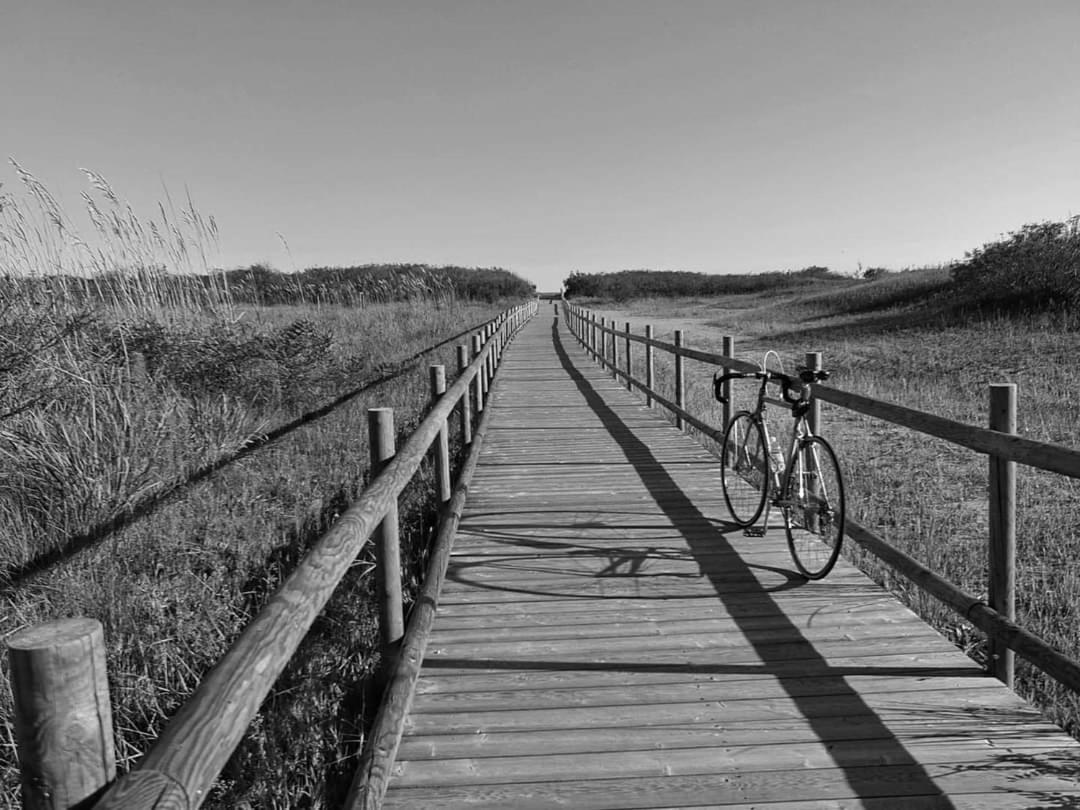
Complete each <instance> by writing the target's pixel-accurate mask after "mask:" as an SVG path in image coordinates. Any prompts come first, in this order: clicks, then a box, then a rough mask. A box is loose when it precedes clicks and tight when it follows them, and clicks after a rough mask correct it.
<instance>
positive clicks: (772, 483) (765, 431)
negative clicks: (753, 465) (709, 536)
mask: <svg viewBox="0 0 1080 810" xmlns="http://www.w3.org/2000/svg"><path fill="white" fill-rule="evenodd" d="M769 382H770V381H769V380H768V379H763V380H762V381H761V387H760V388H759V389H758V396H757V404H756V405H755V407H754V410H753V411H751V413H752V414H753V417H754V419H755V421H757V423H758V424H759V425H760V426H761V433H762V435H763V436H764V437H765V450H766V452H768V453H769V454H770V456H773V454H776V455H775V456H773V458H772V461H773V463H771V464H769V465H768V468H769V481H768V487H769V497H768V498H766V501H765V514H764V515H763V518H762V521H761V526H760V527H747V528H746V529H745V530H744V533H745V534H747V535H749V536H755V537H757V536H764V535H765V532H767V531H768V529H769V513H770V512H771V511H772V507H774V506H778V507H783V506H784V505H785V503H784V500H783V498H784V481H785V480H786V477H787V476H788V474H789V473H788V467H789V466H791V465H792V464H793V463H799V464H801V459H800V458H799V456H798V453H797V452H796V451H797V449H798V447H799V444H800V442H802V441H803V440H804V439H808V438H810V437H811V436H813V435H814V433H813V432H812V431H811V430H810V424H809V422H807V420H806V414H805V413H801V414H800V413H796V414H794V415H793V417H792V419H793V424H792V427H791V435H790V436H789V437H788V441H787V450H786V452H784V453H783V454H781V453H780V448H779V447H774V442H775V437H774V436H773V435H772V433H771V432H770V430H769V422H768V420H767V419H766V418H765V413H766V411H767V410H768V386H769ZM815 462H816V458H815ZM819 466H820V465H819ZM791 474H798V475H799V486H800V487H801V486H802V483H803V479H804V475H803V471H802V470H797V471H793V472H792V473H791ZM800 494H802V493H801V491H800Z"/></svg>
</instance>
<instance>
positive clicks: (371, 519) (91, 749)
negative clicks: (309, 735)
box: [8, 301, 536, 810]
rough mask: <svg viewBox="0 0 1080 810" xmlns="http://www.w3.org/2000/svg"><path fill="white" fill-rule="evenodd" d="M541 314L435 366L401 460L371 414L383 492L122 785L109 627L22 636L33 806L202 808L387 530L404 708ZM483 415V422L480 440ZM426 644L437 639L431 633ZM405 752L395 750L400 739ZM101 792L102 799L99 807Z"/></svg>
mask: <svg viewBox="0 0 1080 810" xmlns="http://www.w3.org/2000/svg"><path fill="white" fill-rule="evenodd" d="M535 312H536V302H535V301H534V302H530V303H528V304H524V305H522V306H519V307H515V308H513V309H510V310H507V311H506V312H504V313H502V314H501V315H500V316H499V317H497V318H495V319H493V320H492V321H491V322H489V323H488V324H487V325H486V326H485V327H484V328H483V330H482V332H481V333H479V334H476V335H473V339H472V347H471V349H472V351H471V353H470V351H469V349H468V348H467V347H464V346H460V347H458V364H459V374H458V376H457V379H456V380H455V381H454V383H453V385H451V386H450V387H449V388H448V389H447V388H446V384H445V371H444V370H443V368H442V367H441V366H434V367H432V372H431V378H432V379H431V382H432V393H433V399H434V404H433V406H432V407H431V409H430V411H429V413H428V415H427V417H426V418H425V419H424V420H423V422H421V424H420V425H419V426H418V427H417V429H416V430H415V431H414V432H413V434H412V435H411V436H410V437H409V439H408V440H407V441H406V442H405V444H404V446H403V447H402V448H401V450H400V452H395V449H394V447H393V436H394V431H393V427H392V421H391V419H388V417H389V416H390V414H389V412H388V411H387V410H386V409H375V410H373V411H370V412H369V421H370V425H369V428H370V430H371V446H372V463H373V473H374V472H375V471H376V470H378V472H377V474H375V475H374V477H373V479H372V481H371V483H370V485H369V486H368V487H367V488H366V489H365V490H364V492H363V493H362V494H361V495H360V497H359V498H358V499H357V500H356V501H355V502H354V503H353V504H352V505H351V506H350V507H349V508H348V509H347V510H346V511H345V512H344V514H342V515H341V517H340V518H339V519H338V521H337V522H336V523H335V524H334V525H333V527H331V528H330V530H329V531H328V532H327V533H326V534H324V535H323V536H322V537H321V538H320V539H319V540H318V541H317V542H316V543H315V545H314V546H313V547H312V549H311V550H310V551H309V552H308V554H307V556H305V557H304V559H303V560H301V562H300V563H299V564H298V566H297V567H296V569H295V570H294V571H293V572H292V574H291V575H290V576H289V577H288V579H287V580H286V581H285V582H284V583H283V584H282V585H281V587H280V588H279V589H278V591H277V592H276V593H275V594H274V595H273V596H272V597H271V598H270V599H269V601H268V602H267V604H266V606H265V607H264V608H263V609H262V611H260V612H259V614H258V615H257V616H256V617H255V618H254V619H252V621H251V623H250V624H248V626H247V627H246V628H245V629H244V631H243V632H242V633H241V635H240V636H239V637H238V638H237V640H236V641H235V643H234V644H233V645H232V647H231V648H230V649H229V650H228V651H227V652H226V653H225V655H224V656H223V657H222V658H221V659H220V660H219V661H218V663H217V664H216V665H215V666H214V668H213V669H212V670H211V671H210V672H209V673H208V674H207V675H206V677H205V678H204V679H203V680H202V682H201V683H200V684H199V686H198V687H197V688H196V689H195V691H194V693H193V694H192V695H191V697H190V698H189V699H188V701H187V702H186V703H185V704H184V705H183V706H182V707H181V708H180V709H179V711H178V712H177V714H176V715H175V716H174V717H173V718H172V719H171V720H170V721H169V723H168V725H167V726H166V727H165V729H164V731H163V732H162V734H161V736H160V737H159V738H158V740H157V741H156V742H155V743H154V745H153V746H152V747H151V748H150V750H149V751H148V752H147V753H146V754H145V755H144V756H143V758H142V759H141V760H140V761H139V762H138V763H137V765H136V766H135V768H134V769H133V770H132V771H131V772H130V773H128V774H126V775H125V776H123V777H121V778H120V779H119V780H117V781H116V782H115V783H113V779H114V777H115V754H114V750H113V740H112V720H111V710H110V703H109V695H108V686H107V679H106V673H105V656H104V640H103V637H102V632H101V625H100V623H98V622H97V621H94V620H91V619H63V620H58V621H55V622H48V623H46V624H44V625H39V626H36V627H32V628H29V629H27V630H23V631H20V632H19V633H16V634H14V635H12V636H11V637H10V638H9V639H8V647H9V657H10V661H11V682H12V690H13V693H14V698H15V701H14V702H15V718H14V719H15V729H16V738H17V739H16V742H17V745H18V751H19V765H20V772H21V775H22V785H23V801H24V806H25V807H28V808H53V809H55V808H73V807H76V806H79V807H87V806H90V805H92V806H94V807H96V808H118V807H124V808H135V809H136V810H142V808H164V807H168V808H181V809H183V808H195V807H199V806H200V805H201V804H202V803H203V801H204V800H205V799H206V796H207V792H208V790H209V788H210V786H211V785H212V784H213V782H214V780H215V779H216V778H217V776H218V774H219V773H220V772H221V769H222V768H223V767H224V766H225V763H226V762H227V761H228V759H229V756H230V755H231V754H232V752H233V750H234V749H235V748H236V746H237V744H238V743H239V742H240V740H241V738H242V737H243V735H244V733H245V732H246V730H247V727H248V725H249V724H250V723H251V721H252V719H253V718H254V716H255V714H256V712H257V711H258V708H259V706H260V704H261V703H262V702H263V700H264V698H265V697H266V695H267V694H268V693H269V691H270V689H271V687H272V686H273V684H274V681H275V680H276V679H277V677H278V676H279V675H280V674H281V672H282V670H283V669H284V668H285V666H286V665H287V664H288V662H289V660H290V659H291V658H292V656H293V655H294V653H295V652H296V650H297V648H298V646H299V645H300V642H301V641H302V639H303V638H304V636H305V635H306V634H307V632H308V630H309V629H310V627H311V625H312V624H313V623H314V621H315V619H316V618H317V617H318V615H319V613H320V612H321V611H322V609H323V607H324V606H325V605H326V603H327V601H328V600H329V599H330V597H331V595H332V594H333V592H334V589H335V588H336V586H337V584H338V583H339V582H340V581H341V579H342V578H343V577H344V575H345V573H346V571H347V570H348V568H349V566H350V565H351V564H352V563H353V561H354V560H355V559H356V557H357V555H358V554H359V553H360V551H361V550H362V549H363V547H364V546H365V544H366V543H367V541H368V539H369V537H371V536H372V535H373V534H376V533H377V537H378V542H377V547H376V552H377V553H376V559H377V571H378V574H377V576H378V579H379V582H380V599H379V602H380V614H381V620H382V621H381V627H382V632H383V639H382V640H383V645H384V651H385V652H386V653H387V657H388V659H389V660H390V661H391V666H390V671H389V672H388V673H387V675H388V683H389V686H388V691H387V699H386V700H385V701H384V708H385V706H387V705H389V707H390V709H391V711H393V710H394V709H395V707H396V706H397V705H398V703H397V702H395V701H396V700H397V698H395V695H398V694H399V693H400V691H401V686H402V683H404V682H406V681H407V679H408V678H409V677H410V671H411V668H412V666H413V662H414V661H416V660H417V657H416V642H415V633H412V627H413V626H414V625H416V624H420V625H423V624H424V623H425V622H426V623H428V624H430V620H431V618H430V616H429V615H428V614H429V613H431V612H432V610H433V604H434V601H433V599H432V598H431V593H429V591H430V590H431V588H432V587H435V588H436V590H435V592H434V593H436V594H437V587H438V583H439V582H441V579H442V576H443V575H444V573H440V572H439V571H438V570H437V569H438V567H439V566H440V565H441V566H442V569H443V572H445V567H446V561H447V560H448V549H449V539H448V538H450V539H452V536H453V533H454V532H455V531H456V527H457V521H458V519H459V516H460V511H461V505H462V503H463V501H464V493H465V492H466V490H467V486H468V480H469V478H470V477H471V475H472V470H473V469H474V468H475V464H476V460H475V459H476V456H477V451H478V448H479V445H480V442H479V441H478V440H477V439H478V438H479V437H480V436H482V432H483V429H484V426H485V424H486V413H485V408H484V405H485V400H486V397H487V394H488V390H489V386H490V384H491V380H492V377H493V375H494V373H495V370H496V368H497V367H498V363H499V360H500V358H501V355H502V352H503V349H504V347H505V346H506V344H507V342H508V341H509V340H510V339H511V338H512V337H513V336H514V334H515V333H516V332H517V331H518V330H519V329H520V328H521V326H522V325H524V323H525V322H526V321H527V320H528V319H529V318H530V317H532V315H533V314H535ZM470 354H471V359H470ZM455 409H458V411H459V416H460V419H461V423H462V428H463V440H464V441H466V442H467V443H469V446H470V452H469V455H468V458H467V459H466V461H465V464H464V466H463V468H462V471H461V474H460V476H459V480H458V483H457V488H456V491H454V492H452V490H451V481H450V463H449V453H448V443H447V420H448V419H449V418H451V415H452V413H453V411H454V410H455ZM474 418H478V421H477V424H476V431H475V433H474V432H473V424H472V423H473V421H474ZM433 445H434V447H435V457H436V465H437V466H436V471H437V480H438V488H439V497H440V500H441V502H442V503H443V510H442V515H441V518H442V519H441V522H440V529H439V535H438V537H437V538H436V549H435V552H434V553H433V555H432V561H431V563H430V564H429V567H428V572H427V573H428V576H427V577H426V580H427V581H426V582H425V585H424V590H423V592H422V593H421V597H420V600H419V602H418V603H417V606H416V607H415V609H414V610H413V615H412V616H411V617H410V634H412V637H413V641H410V634H407V633H406V632H405V628H404V622H403V616H402V612H403V611H402V595H401V577H400V565H399V563H398V562H397V555H398V537H397V534H396V528H397V519H396V518H397V512H396V510H397V500H398V497H399V496H400V495H401V493H402V492H403V491H404V489H405V487H406V486H407V485H408V484H409V482H410V481H411V480H412V478H413V476H414V475H415V473H416V471H417V470H418V468H419V467H420V464H421V463H422V462H423V460H424V458H425V457H426V456H427V455H428V453H429V451H430V450H431V448H432V446H433ZM376 530H377V532H376ZM395 572H397V573H395ZM420 637H421V638H426V634H424V633H421V634H420ZM403 639H404V641H403ZM421 654H422V652H421ZM409 688H410V689H411V685H410V687H409ZM384 713H385V712H380V718H377V720H376V732H375V733H373V734H372V735H371V736H370V738H369V746H370V743H371V741H372V740H375V741H378V742H379V743H380V744H381V745H382V746H383V747H385V746H386V745H388V744H389V743H388V742H387V736H386V733H385V732H380V729H383V728H384V726H383V725H380V723H382V722H383V721H382V719H381V717H382V715H383V714H384ZM392 747H393V748H394V749H396V747H397V743H396V741H395V742H392ZM379 761H380V760H379V759H378V757H375V758H372V757H371V756H369V755H367V754H366V753H365V756H364V759H363V761H362V764H361V768H360V770H359V771H358V772H357V778H356V780H355V781H354V785H353V789H352V791H351V793H350V799H349V806H350V807H352V806H361V803H362V802H363V801H364V797H365V795H367V794H368V793H370V791H369V789H368V782H369V781H372V780H374V781H375V783H376V784H378V783H379V778H380V774H379V773H378V763H379ZM373 763H374V764H373ZM373 768H374V771H373ZM372 773H374V776H372ZM379 789H380V790H381V789H382V788H381V787H380V788H379ZM102 794H104V795H102ZM379 795H381V793H380V794H379ZM98 796H101V798H100V801H97V803H96V804H94V801H95V799H96V798H97V797H98Z"/></svg>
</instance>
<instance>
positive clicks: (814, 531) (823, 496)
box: [780, 436, 844, 579]
mask: <svg viewBox="0 0 1080 810" xmlns="http://www.w3.org/2000/svg"><path fill="white" fill-rule="evenodd" d="M783 492H784V497H783V498H782V499H781V501H780V504H781V509H782V511H783V513H784V527H785V528H786V529H787V538H788V548H789V549H790V550H791V558H792V560H794V561H795V565H796V567H798V569H799V571H801V572H802V574H803V576H805V577H806V578H807V579H821V578H822V577H824V576H825V575H826V574H828V573H829V571H831V570H832V567H833V566H834V565H835V564H836V558H837V557H839V556H840V544H841V542H843V539H844V482H843V479H841V477H840V465H839V464H838V463H837V461H836V454H835V453H834V452H833V450H832V448H831V447H830V446H829V443H828V442H827V441H825V440H824V439H822V438H821V437H820V436H811V437H810V438H808V439H802V440H801V441H800V442H799V449H798V450H797V451H796V452H795V455H794V456H793V457H792V459H791V461H790V462H789V463H788V467H787V474H786V475H785V478H784V489H783Z"/></svg>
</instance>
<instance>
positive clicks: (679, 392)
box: [675, 329, 686, 430]
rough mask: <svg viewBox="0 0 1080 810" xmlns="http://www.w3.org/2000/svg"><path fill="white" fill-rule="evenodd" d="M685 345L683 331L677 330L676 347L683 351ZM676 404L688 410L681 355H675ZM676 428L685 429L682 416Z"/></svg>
mask: <svg viewBox="0 0 1080 810" xmlns="http://www.w3.org/2000/svg"><path fill="white" fill-rule="evenodd" d="M682 345H683V331H682V329H676V330H675V346H676V348H679V349H681V348H682ZM675 404H676V405H678V406H679V407H680V408H682V409H684V410H685V409H686V382H685V380H684V379H683V356H682V355H681V354H676V355H675ZM675 427H677V428H678V429H679V430H682V429H683V427H684V424H683V418H682V416H681V415H679V414H676V416H675Z"/></svg>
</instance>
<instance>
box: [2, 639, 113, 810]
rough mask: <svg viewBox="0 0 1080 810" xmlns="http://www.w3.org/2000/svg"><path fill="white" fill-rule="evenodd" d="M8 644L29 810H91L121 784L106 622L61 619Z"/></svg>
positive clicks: (17, 733) (23, 797)
mask: <svg viewBox="0 0 1080 810" xmlns="http://www.w3.org/2000/svg"><path fill="white" fill-rule="evenodd" d="M7 645H8V662H9V664H10V679H11V693H12V697H13V698H14V717H13V720H14V724H15V739H16V745H17V746H18V751H19V771H20V774H21V777H22V800H23V807H24V808H27V810H31V809H32V810H46V808H47V810H68V808H74V807H76V806H79V807H85V806H87V805H88V804H90V803H92V802H91V801H88V800H89V799H90V798H91V797H95V796H96V794H98V793H99V792H100V791H102V790H103V789H104V788H105V787H106V786H107V785H108V784H109V783H110V782H111V781H112V780H113V779H115V778H116V753H115V748H114V746H113V728H112V709H111V708H110V704H109V684H108V679H107V677H106V672H105V633H104V631H103V630H102V627H101V622H99V621H98V620H97V619H87V618H74V619H57V620H55V621H51V622H45V623H44V624H39V625H36V626H34V627H29V628H27V629H25V630H20V631H19V632H17V633H15V634H14V635H12V636H10V637H9V638H8V640H7Z"/></svg>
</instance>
